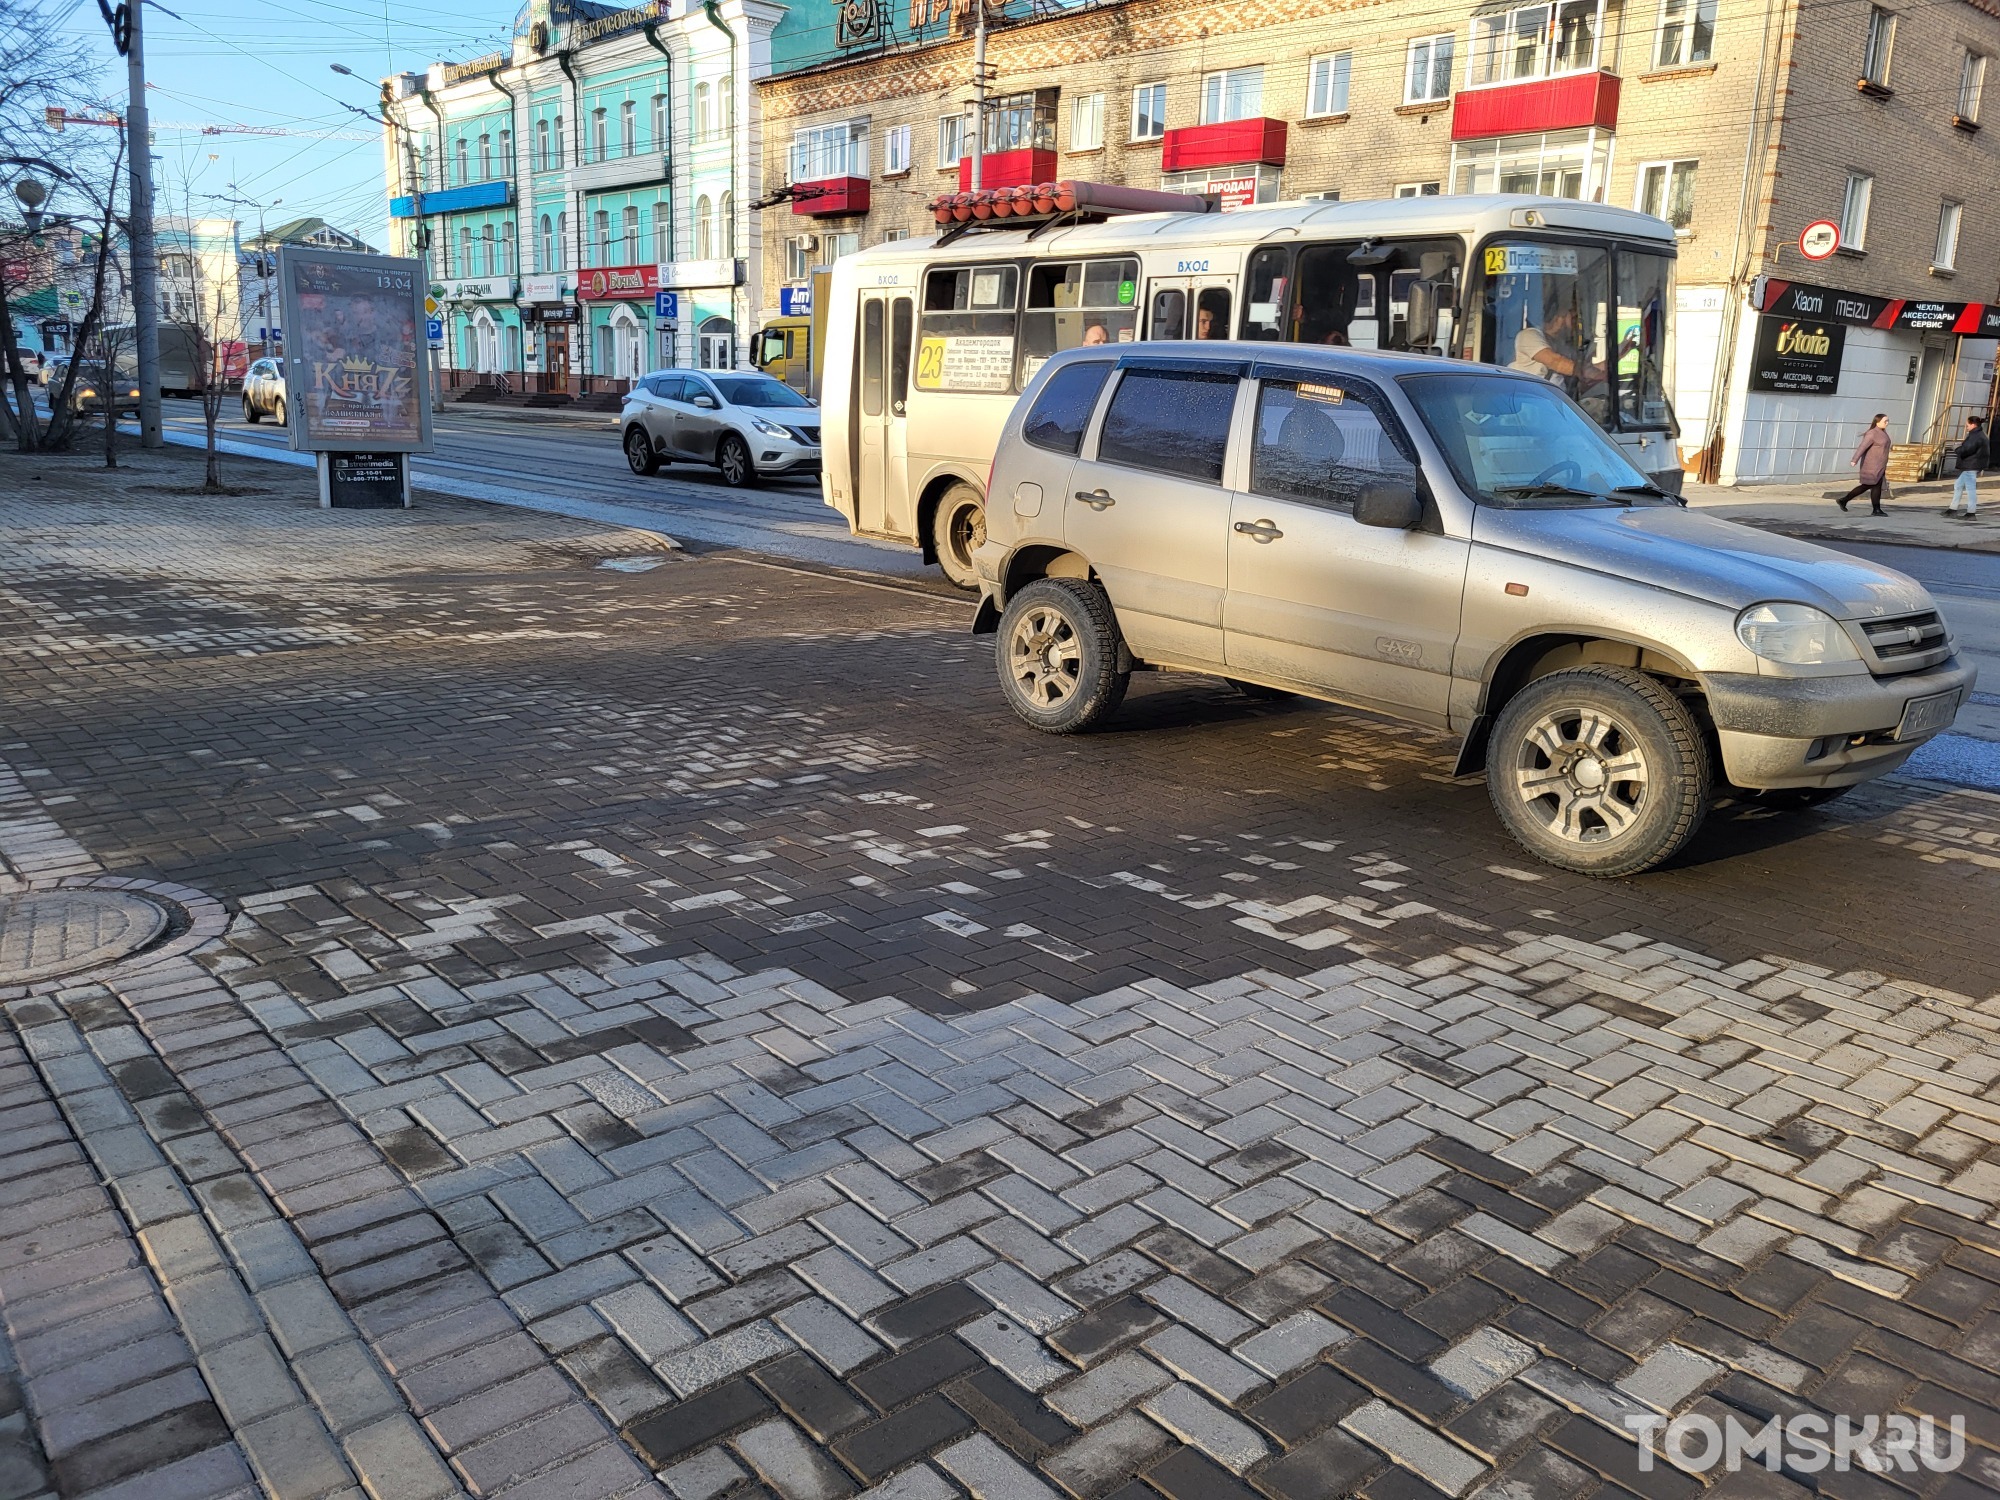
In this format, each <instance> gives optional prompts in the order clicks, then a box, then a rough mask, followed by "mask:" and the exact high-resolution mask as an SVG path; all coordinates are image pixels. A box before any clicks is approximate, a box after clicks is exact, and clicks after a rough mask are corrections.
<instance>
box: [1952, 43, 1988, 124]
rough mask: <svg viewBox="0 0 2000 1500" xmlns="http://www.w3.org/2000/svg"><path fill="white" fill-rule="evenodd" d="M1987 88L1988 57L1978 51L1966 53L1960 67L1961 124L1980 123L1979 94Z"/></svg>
mask: <svg viewBox="0 0 2000 1500" xmlns="http://www.w3.org/2000/svg"><path fill="white" fill-rule="evenodd" d="M1985 89H1986V58H1985V57H1984V56H1983V55H1982V54H1980V53H1978V52H1968V53H1966V54H1965V61H1964V62H1963V63H1962V64H1960V65H1959V69H1958V119H1957V121H1956V123H1957V124H1960V125H1977V124H1978V123H1979V96H1980V94H1982V93H1983V92H1985Z"/></svg>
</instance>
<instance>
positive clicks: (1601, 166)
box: [1449, 128, 1612, 203]
mask: <svg viewBox="0 0 2000 1500" xmlns="http://www.w3.org/2000/svg"><path fill="white" fill-rule="evenodd" d="M1611 145H1612V134H1611V132H1610V131H1608V130H1599V129H1595V128H1590V129H1584V130H1550V131H1543V132H1538V133H1532V134H1522V135H1503V136H1489V137H1487V138H1485V139H1483V140H1477V141H1458V142H1455V143H1453V145H1452V148H1451V177H1450V178H1449V181H1450V182H1451V185H1452V187H1451V190H1452V191H1453V192H1454V193H1540V194H1542V195H1543V196H1545V197H1549V198H1574V199H1577V200H1579V201H1581V202H1585V203H1602V202H1604V201H1605V196H1604V195H1605V188H1606V185H1607V184H1608V183H1609V181H1610V176H1611Z"/></svg>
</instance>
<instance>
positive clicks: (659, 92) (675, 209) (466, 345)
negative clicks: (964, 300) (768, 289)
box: [383, 0, 785, 395]
mask: <svg viewBox="0 0 2000 1500" xmlns="http://www.w3.org/2000/svg"><path fill="white" fill-rule="evenodd" d="M784 15H785V11H784V9H783V8H782V7H781V6H778V5H775V4H771V3H768V0H708V3H705V4H704V3H689V0H648V3H646V4H643V5H639V6H636V7H632V8H629V9H624V10H620V9H617V8H615V7H611V6H603V5H594V4H590V3H587V0H535V3H533V4H531V5H530V6H529V7H528V9H527V10H526V11H524V13H523V17H522V25H521V27H520V31H519V34H518V35H517V36H515V37H514V38H513V40H512V43H511V45H510V47H509V48H508V49H507V50H505V51H502V52H497V53H495V54H492V55H491V56H488V57H483V58H479V59H476V60H474V61H471V62H465V63H455V64H443V63H439V64H434V65H433V66H432V67H431V68H430V69H429V71H428V72H427V73H423V74H415V73H410V74H403V75H400V76H398V77H395V78H391V79H388V80H386V81H385V82H384V85H383V99H384V106H385V110H386V113H387V119H388V120H389V122H390V128H389V129H388V131H387V133H386V136H385V143H384V149H385V152H386V154H387V167H388V179H389V181H390V183H391V184H392V190H391V203H390V216H391V224H392V232H393V234H394V236H395V241H396V243H395V245H394V247H393V248H394V251H395V253H398V254H404V255H414V256H421V257H422V258H424V259H425V260H426V261H427V262H428V264H429V267H430V276H431V292H432V296H433V298H434V299H435V300H436V302H437V303H438V313H437V317H438V321H439V323H440V324H441V325H442V326H441V328H440V329H439V332H440V333H441V334H442V359H443V363H444V365H445V367H446V369H447V370H448V371H449V372H450V374H449V376H448V378H447V384H448V385H464V384H469V383H472V382H474V381H478V380H482V379H484V380H490V381H492V382H493V383H495V384H498V383H500V381H501V380H502V379H504V380H505V381H506V382H507V383H508V384H512V383H513V382H514V381H515V379H517V378H518V379H519V380H520V382H521V384H522V385H523V386H524V387H526V388H530V389H540V390H544V391H549V392H556V393H563V394H571V395H585V394H591V393H600V392H613V393H615V392H619V391H622V390H624V389H625V388H626V387H627V386H628V385H629V383H630V382H631V381H632V380H633V379H634V378H636V377H637V376H638V375H640V374H641V373H643V372H645V371H647V370H651V369H655V368H660V367H666V366H687V365H700V366H703V367H707V368H733V367H735V366H736V365H737V364H738V363H739V362H740V361H741V359H742V356H743V353H744V348H745V341H746V339H747V337H748V335H749V334H750V333H751V332H752V331H754V329H753V327H752V326H751V320H752V319H753V318H754V317H755V313H756V309H757V307H758V306H759V305H760V302H761V298H762V294H761V289H760V285H759V283H760V280H761V274H760V273H761V267H762V258H761V246H760V245H759V244H758V239H757V231H758V221H757V219H756V218H755V216H753V215H751V214H750V213H749V212H748V211H747V207H746V205H747V203H748V201H749V200H750V199H751V198H752V197H754V196H755V192H756V184H757V182H758V181H759V180H760V178H759V158H758V139H757V132H756V128H755V110H754V96H753V92H752V89H751V80H752V79H753V78H754V77H756V76H758V75H759V74H761V73H762V72H763V71H765V70H766V69H768V66H769V52H770V44H771V34H772V32H773V30H774V28H775V27H777V25H778V24H779V22H780V21H781V20H782V19H783V17H784Z"/></svg>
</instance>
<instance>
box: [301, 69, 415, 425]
mask: <svg viewBox="0 0 2000 1500" xmlns="http://www.w3.org/2000/svg"><path fill="white" fill-rule="evenodd" d="M327 66H328V67H329V68H331V69H332V70H333V71H334V72H336V73H338V74H340V76H341V77H343V78H353V79H356V80H359V79H360V77H361V75H360V74H359V73H357V72H355V71H354V69H352V68H350V67H348V66H347V64H346V63H328V64H327ZM337 102H338V103H339V104H340V107H341V108H342V109H345V110H348V111H350V112H351V113H353V114H357V115H360V116H361V117H362V118H363V119H364V120H373V121H374V122H375V123H376V124H378V125H381V126H383V127H385V128H386V129H387V130H388V132H389V135H390V139H391V140H392V141H394V142H396V143H398V144H399V145H400V146H401V148H402V149H401V152H400V153H399V155H398V157H397V160H398V164H399V170H398V175H399V176H400V177H401V178H402V179H403V181H404V182H405V183H406V184H408V185H409V189H410V212H411V216H412V218H414V219H415V221H416V227H415V229H414V231H413V232H412V234H411V236H410V246H411V248H413V249H415V250H416V252H417V258H418V259H419V260H421V261H422V262H423V267H424V282H425V284H426V286H428V285H429V282H430V275H431V254H430V251H431V230H430V224H429V222H428V220H427V219H426V217H425V214H424V183H423V177H422V175H421V172H422V168H421V166H420V165H419V163H418V162H417V153H416V148H415V147H414V146H413V145H412V144H411V142H410V131H409V127H408V126H406V125H403V124H401V123H399V122H398V121H397V120H395V119H394V118H392V117H391V116H390V114H389V111H388V104H389V90H388V86H387V85H386V84H384V85H383V89H382V106H383V107H382V109H381V110H380V111H376V110H371V109H363V108H362V107H361V106H360V105H358V104H349V103H348V102H347V101H346V100H345V99H342V100H339V101H337ZM439 148H440V149H442V148H443V143H442V142H440V143H439ZM424 342H425V343H426V344H429V343H430V340H429V339H428V338H426V339H425V340H424ZM430 363H431V410H432V411H434V412H441V411H443V410H444V388H443V386H442V385H441V384H440V371H439V369H438V352H437V350H436V349H435V348H433V349H431V351H430Z"/></svg>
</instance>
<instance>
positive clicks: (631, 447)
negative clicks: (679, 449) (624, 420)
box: [625, 423, 660, 474]
mask: <svg viewBox="0 0 2000 1500" xmlns="http://www.w3.org/2000/svg"><path fill="white" fill-rule="evenodd" d="M625 462H626V463H628V464H630V465H631V466H632V472H633V473H634V474H657V473H659V472H660V455H659V454H657V453H655V452H654V451H653V440H652V439H651V438H649V437H647V436H646V429H645V428H643V427H640V426H638V425H637V424H636V423H635V424H634V425H632V426H631V427H628V428H626V429H625Z"/></svg>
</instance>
